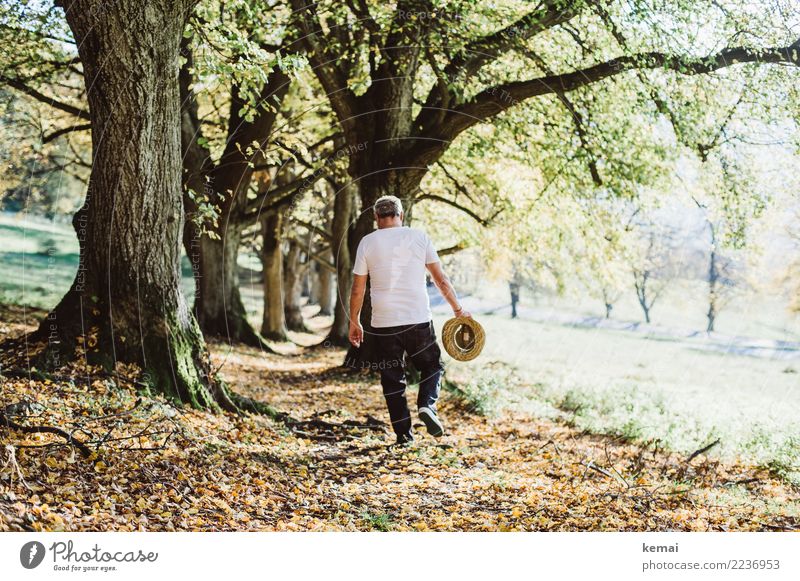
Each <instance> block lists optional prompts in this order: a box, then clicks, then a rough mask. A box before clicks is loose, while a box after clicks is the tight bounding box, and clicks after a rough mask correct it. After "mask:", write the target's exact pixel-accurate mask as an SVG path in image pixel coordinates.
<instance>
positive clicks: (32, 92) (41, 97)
mask: <svg viewBox="0 0 800 581" xmlns="http://www.w3.org/2000/svg"><path fill="white" fill-rule="evenodd" d="M0 83H5V84H6V85H8V86H9V87H11V88H13V89H16V90H17V91H19V92H21V93H24V94H26V95H28V96H29V97H33V98H34V99H36V100H37V101H39V102H41V103H44V104H46V105H50V106H51V107H53V108H54V109H58V110H59V111H64V112H65V113H69V114H70V115H74V116H75V117H78V118H79V119H85V120H87V121H90V120H91V118H90V117H89V112H88V111H86V110H85V109H80V108H78V107H76V106H74V105H70V104H69V103H63V102H61V101H58V100H56V99H54V98H52V97H48V96H47V95H45V94H44V93H41V92H39V91H37V90H36V89H34V88H33V87H29V86H28V85H26V84H25V83H24V82H23V81H20V80H19V79H14V78H11V77H7V76H5V75H0Z"/></svg>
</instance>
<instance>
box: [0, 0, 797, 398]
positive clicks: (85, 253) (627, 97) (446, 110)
mask: <svg viewBox="0 0 800 581" xmlns="http://www.w3.org/2000/svg"><path fill="white" fill-rule="evenodd" d="M57 5H58V8H61V10H59V9H56V8H54V7H50V6H41V5H39V4H38V3H33V4H28V3H18V4H16V5H11V6H10V7H4V8H3V14H2V20H1V21H0V31H2V34H3V38H4V40H6V41H7V42H4V43H3V45H4V47H3V61H4V63H3V64H4V66H3V70H2V74H0V82H2V83H3V84H4V85H5V86H6V87H7V90H13V91H15V92H17V93H19V94H21V95H25V96H26V98H28V99H30V100H32V101H35V102H38V103H40V104H41V105H42V106H46V107H47V108H48V111H49V113H48V114H47V123H45V125H47V127H42V132H41V136H40V137H41V142H42V144H60V146H61V147H68V148H70V149H72V150H75V153H76V156H75V157H76V158H80V159H82V160H83V165H84V166H88V167H86V170H87V171H88V187H87V191H86V197H85V201H84V203H83V205H82V206H81V208H80V209H79V210H78V212H77V213H76V214H75V216H74V219H73V224H74V226H75V229H76V232H77V234H78V239H79V241H80V248H81V250H80V253H81V259H80V267H79V271H78V273H77V275H76V278H75V281H74V282H73V284H72V286H71V288H70V290H69V291H68V292H67V293H66V295H65V296H64V297H63V298H62V300H61V301H60V303H59V304H58V305H57V306H56V307H55V308H54V309H53V311H52V312H51V314H50V315H49V316H48V317H47V319H46V320H45V321H44V322H43V324H42V327H41V328H40V330H39V332H38V336H39V338H40V339H42V340H44V341H45V342H46V347H45V349H44V351H43V352H42V354H41V356H40V360H41V361H42V362H46V363H47V364H48V365H50V366H56V365H60V364H62V363H63V362H64V361H66V360H69V359H70V358H73V357H75V356H76V354H81V353H85V355H86V356H87V358H88V359H89V360H90V361H91V362H98V363H102V364H104V365H105V366H106V367H108V368H113V366H114V365H115V363H116V362H126V363H134V364H137V365H139V366H140V367H141V369H142V370H143V373H144V378H145V383H147V384H148V385H149V387H150V388H151V389H152V390H154V391H157V392H161V393H164V394H166V395H168V396H169V397H171V398H173V399H175V400H178V401H182V402H186V403H190V404H192V405H195V406H198V407H223V408H225V409H236V408H237V407H238V405H239V404H240V401H239V398H238V396H236V395H235V394H234V393H232V392H231V391H230V390H228V389H227V388H226V387H225V386H224V385H223V384H222V383H221V382H220V381H219V380H218V378H216V377H215V376H214V375H213V374H212V373H211V368H210V365H209V360H208V353H207V349H206V346H205V342H204V335H205V336H222V337H225V338H226V339H228V340H231V341H242V342H245V343H249V344H258V345H262V346H263V345H264V343H263V338H264V337H270V338H276V337H277V338H281V337H283V335H284V329H285V328H286V327H288V326H294V327H298V326H299V325H302V318H300V319H297V318H296V317H295V316H294V315H293V313H294V314H296V313H297V312H298V311H297V309H296V307H297V304H296V301H295V302H293V301H294V297H296V296H297V295H298V294H299V293H298V288H299V285H300V284H301V279H302V277H301V276H300V275H301V270H300V269H301V266H300V265H303V264H304V265H307V266H305V267H303V268H311V266H308V265H310V264H311V263H313V264H315V265H316V266H315V267H314V268H315V269H320V268H321V269H324V270H325V271H326V273H331V274H333V273H334V272H335V275H336V276H335V279H331V278H329V277H327V275H326V276H320V277H319V280H320V281H323V280H328V282H329V283H331V284H332V281H333V280H335V284H336V286H337V290H336V293H335V294H336V297H337V300H336V304H335V307H334V323H333V327H332V329H331V332H330V337H329V341H330V342H331V343H335V344H343V343H344V341H345V332H346V324H347V321H346V316H347V314H346V310H345V303H344V301H343V300H342V299H343V298H346V296H347V294H348V290H349V284H350V275H349V273H350V270H351V266H352V258H351V257H352V256H353V255H354V251H355V248H356V246H357V244H358V242H359V241H360V239H361V238H362V237H363V236H364V235H366V234H367V233H369V232H370V231H371V230H372V228H373V224H372V216H371V211H370V208H371V206H372V204H373V202H374V201H375V200H376V199H377V198H378V197H379V196H380V195H383V194H394V195H397V196H399V197H400V198H401V199H403V201H404V204H405V206H406V208H407V213H408V215H409V217H413V218H414V219H415V220H417V219H418V216H424V215H430V213H431V212H433V211H434V208H438V209H439V210H438V212H439V218H440V219H441V208H451V209H456V210H458V211H459V212H460V213H462V214H463V215H464V216H466V217H468V218H469V220H470V221H471V222H472V226H473V229H471V231H470V232H465V231H464V230H463V229H460V228H459V227H456V226H454V227H452V228H449V227H447V228H442V232H443V234H446V235H447V236H449V237H450V238H451V241H450V242H451V244H449V245H448V246H447V247H446V248H443V253H447V252H452V251H457V250H458V249H460V248H463V247H464V246H466V245H468V244H469V243H470V240H474V239H475V237H476V236H477V234H476V233H475V231H474V228H480V227H483V226H486V225H488V224H490V223H492V222H495V223H496V222H497V221H498V220H500V219H501V218H502V217H504V216H507V215H508V214H510V213H513V214H516V216H515V219H519V218H520V214H519V212H520V211H522V213H523V214H522V215H523V216H524V219H525V220H530V221H532V222H537V221H540V218H541V213H540V212H539V211H538V210H539V208H538V207H535V204H536V203H537V200H540V199H541V198H542V195H544V194H543V193H542V192H544V193H547V195H548V196H550V195H551V194H552V193H553V192H552V191H549V190H551V189H552V188H551V186H552V185H553V184H557V185H559V188H558V189H559V190H560V193H561V195H567V194H565V192H575V191H578V190H580V191H583V192H590V194H589V195H590V196H591V197H593V198H597V197H619V196H630V195H631V192H634V191H635V189H634V188H632V184H635V185H636V187H641V185H642V184H647V183H648V182H652V183H654V182H656V181H657V180H658V179H659V177H660V174H661V173H662V170H663V169H664V164H662V163H661V160H662V159H663V158H664V157H665V156H666V152H665V151H664V150H665V148H664V146H663V145H662V144H660V143H659V141H660V140H659V136H658V134H657V132H654V131H653V130H652V125H653V122H654V120H659V119H665V118H666V119H668V120H669V121H670V122H671V123H672V125H673V127H675V133H676V134H678V137H679V141H680V142H681V143H689V142H690V141H691V140H690V139H689V138H688V137H685V136H683V135H682V134H681V133H680V131H679V129H678V128H679V127H682V125H681V122H685V123H686V125H687V126H691V127H695V126H696V125H698V124H695V123H693V122H692V115H694V114H697V111H696V108H695V107H689V106H685V107H682V105H685V103H684V102H685V101H688V100H689V99H687V98H681V96H680V95H677V96H674V95H672V94H671V93H670V90H669V89H670V86H671V85H672V84H673V83H676V84H678V85H680V82H679V81H678V79H680V78H682V77H688V78H691V77H696V76H698V75H701V76H703V78H708V77H705V76H706V75H708V74H709V73H713V72H714V71H719V70H721V69H725V68H728V67H731V65H737V66H736V67H735V69H736V70H738V71H739V73H738V76H737V77H736V78H737V79H738V78H740V77H741V75H745V76H750V77H752V76H753V75H756V74H760V73H757V71H756V69H754V68H752V67H748V68H747V69H746V70H742V67H741V65H743V64H746V63H755V64H757V65H769V64H786V65H797V64H798V63H800V56H799V55H798V51H799V50H800V44H798V41H797V39H796V38H789V37H788V36H787V32H786V29H785V27H783V26H782V25H781V23H778V24H775V23H773V22H771V21H770V20H769V18H766V19H765V20H764V21H763V22H762V21H759V22H758V25H757V26H756V25H755V24H754V23H744V24H743V22H742V21H741V17H740V13H739V12H736V11H735V10H729V9H727V8H720V7H717V6H716V4H715V3H709V4H708V6H705V7H703V8H704V10H698V6H697V3H693V2H687V3H683V2H679V3H674V5H670V6H669V7H668V8H665V7H663V6H660V5H658V6H656V5H653V6H650V5H649V4H647V3H642V6H641V7H640V8H638V9H637V10H630V9H629V7H628V5H627V4H625V3H616V2H592V3H586V2H583V1H566V0H543V1H541V2H538V3H535V4H531V3H528V2H512V1H509V2H507V3H502V5H497V6H496V5H494V4H493V5H492V6H491V7H489V6H488V5H487V6H483V5H475V4H473V3H470V2H459V1H453V2H447V3H439V2H434V1H433V0H399V1H398V2H396V3H392V4H386V3H381V2H377V1H376V2H373V1H371V0H353V1H352V2H351V1H348V2H344V3H341V2H333V1H331V2H319V3H309V2H307V1H306V0H290V1H280V0H272V1H264V0H236V1H234V2H218V1H215V0H201V1H199V2H198V1H196V0H117V1H116V2H113V3H108V2H105V1H104V0H63V1H61V2H57ZM786 10H789V11H790V10H791V5H789V6H788V7H786ZM709 11H710V12H709ZM772 16H773V15H772V14H771V15H770V17H772ZM664 29H669V30H677V31H679V34H678V35H677V37H676V36H675V35H674V34H673V35H667V34H664V33H663V32H664ZM700 29H702V33H699V32H698V31H699V30H700ZM732 30H737V31H739V32H737V34H736V35H735V36H733V37H731V36H729V34H728V33H729V32H730V31H732ZM742 30H744V31H745V32H744V33H742V32H741V31H742ZM642 31H645V32H646V33H642ZM12 38H13V39H14V42H10V39H12ZM706 38H707V39H708V40H706ZM712 39H713V41H715V42H716V41H719V42H721V43H722V45H723V48H719V47H715V46H707V44H708V42H711V41H712ZM728 40H732V42H728ZM686 46H690V47H691V46H696V48H695V49H693V50H687V49H686V48H685V47H686ZM765 74H768V73H765ZM711 79H712V80H710V81H709V85H708V86H705V85H703V84H702V82H700V81H697V82H695V81H692V83H693V84H694V86H695V90H697V89H696V87H702V88H703V90H705V91H707V92H708V94H709V95H711V94H712V93H714V90H715V88H718V87H715V86H714V83H715V82H716V81H714V80H713V77H711ZM737 82H738V81H737ZM684 97H685V96H684ZM709 100H710V97H709ZM620 108H622V110H626V111H628V114H626V115H620V114H619V111H620V110H621V109H620ZM718 109H719V108H718V107H709V109H708V110H707V111H705V112H704V116H705V117H708V118H713V119H715V120H718V119H719V118H720V115H719V113H720V111H719V110H718ZM53 110H55V112H53ZM87 131H88V132H90V135H91V157H90V158H89V159H88V160H86V159H83V158H82V156H81V149H80V148H79V147H77V146H78V145H79V144H80V143H81V139H84V140H85V139H86V137H85V136H82V135H85V132H87ZM695 137H696V136H695ZM694 142H696V143H697V144H699V145H698V147H699V148H700V150H701V151H703V152H706V154H707V153H708V151H707V148H708V146H709V144H708V143H706V142H705V141H701V140H699V138H697V139H695V141H694ZM713 149H714V148H713V147H711V148H710V150H713ZM631 151H634V152H636V155H631ZM492 157H494V158H498V159H506V160H508V159H515V160H516V161H519V162H524V164H525V165H526V167H529V168H533V169H534V170H535V172H536V175H537V180H538V181H537V183H538V184H539V185H540V186H541V192H540V195H539V196H538V197H537V196H532V195H530V192H528V193H527V194H526V195H525V196H524V200H525V201H524V203H520V200H518V199H515V198H514V197H513V196H510V195H509V193H508V191H507V189H506V188H504V187H494V188H492V187H489V186H490V185H491V184H488V183H487V178H486V177H485V174H486V173H487V172H486V169H487V168H486V166H485V164H486V162H487V160H488V159H490V158H492ZM76 163H80V162H76ZM65 165H66V164H65ZM76 173H77V172H76ZM587 185H588V186H589V187H586V186H587ZM578 206H580V204H579V205H578ZM552 208H555V206H551V211H555V210H554V209H552ZM584 209H585V208H584ZM446 221H447V220H446V219H445V222H446ZM540 223H541V221H540ZM530 225H535V224H533V223H532V224H530ZM613 230H614V231H615V232H616V231H619V230H620V228H614V229H613ZM542 235H543V236H550V237H555V238H558V236H559V234H558V233H557V232H555V231H550V232H547V233H544V234H542ZM253 236H255V237H256V238H258V239H259V240H261V253H262V263H263V271H264V277H263V278H264V287H265V293H264V294H265V308H264V319H263V321H262V326H261V329H260V331H261V332H260V333H259V332H256V330H255V329H253V328H252V326H251V325H250V322H249V321H248V320H247V317H246V312H245V309H244V306H243V302H242V300H241V296H240V292H239V280H238V272H237V255H238V253H239V251H240V248H241V246H242V244H243V242H244V243H246V242H247V241H248V240H250V239H252V237H253ZM605 236H606V237H609V236H610V237H612V238H613V236H614V234H613V233H612V232H607V233H606V235H605ZM515 244H523V245H524V247H525V252H533V253H535V252H536V247H537V244H538V242H537V241H535V240H534V241H532V240H530V239H526V238H525V237H520V239H519V240H517V241H516V242H515ZM503 246H504V248H506V249H509V248H510V249H513V247H514V244H504V245H503ZM182 250H183V252H185V254H186V255H187V256H188V257H189V260H190V263H191V264H192V267H193V269H194V271H195V274H196V276H195V281H196V293H195V304H194V307H193V308H190V306H189V305H188V304H187V303H186V300H185V298H184V296H183V294H182V293H181V291H180V286H179V282H180V260H181V253H182ZM320 284H323V283H322V282H320ZM363 316H364V317H365V320H364V323H365V328H367V330H369V308H368V307H367V308H365V310H364V315H363ZM87 339H91V340H88V341H87ZM81 345H93V347H91V348H90V349H88V350H86V351H85V352H84V351H82V350H81V349H78V347H79V346H81ZM369 349H370V341H367V342H365V344H364V346H363V347H362V349H361V350H360V351H355V350H352V351H351V352H350V353H349V354H348V360H349V361H351V362H354V363H355V364H358V362H359V361H361V360H363V359H364V358H367V359H369V357H370V354H369Z"/></svg>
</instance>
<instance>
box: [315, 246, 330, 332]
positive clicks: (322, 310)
mask: <svg viewBox="0 0 800 581" xmlns="http://www.w3.org/2000/svg"><path fill="white" fill-rule="evenodd" d="M329 254H330V252H326V253H325V256H326V257H327V256H328V255H329ZM317 268H318V269H319V270H318V271H317V283H318V287H317V295H318V296H317V302H318V304H319V314H320V315H324V316H326V317H330V316H331V315H332V314H333V273H332V272H331V271H330V270H328V269H327V268H326V267H324V266H322V265H317Z"/></svg>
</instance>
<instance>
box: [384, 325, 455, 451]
mask: <svg viewBox="0 0 800 581" xmlns="http://www.w3.org/2000/svg"><path fill="white" fill-rule="evenodd" d="M374 332H375V334H376V336H377V337H376V338H377V346H378V354H379V357H378V359H379V361H378V369H379V370H380V372H381V385H382V386H383V395H384V397H385V398H386V405H387V407H388V408H389V418H391V420H392V429H394V432H395V433H396V434H398V435H400V434H408V433H411V414H410V413H409V411H408V403H407V402H406V356H407V358H408V359H409V360H410V361H411V363H412V364H413V366H414V368H415V369H416V370H417V371H418V372H419V374H420V379H419V394H418V395H417V407H418V408H420V407H429V408H431V409H436V400H438V399H439V382H440V380H441V377H442V371H443V369H444V367H443V366H442V361H441V358H440V357H441V351H440V350H439V345H437V344H436V332H435V331H434V328H433V321H428V322H427V323H419V324H416V325H400V326H397V327H379V328H375V329H374Z"/></svg>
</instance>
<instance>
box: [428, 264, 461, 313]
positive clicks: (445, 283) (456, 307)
mask: <svg viewBox="0 0 800 581" xmlns="http://www.w3.org/2000/svg"><path fill="white" fill-rule="evenodd" d="M425 266H427V267H428V272H430V273H431V278H432V279H433V284H435V285H436V288H438V289H439V292H440V293H442V296H443V297H444V298H445V300H446V301H447V302H448V303H450V307H451V308H452V309H453V314H454V315H455V316H456V317H471V316H472V315H471V314H470V313H469V312H467V311H465V310H464V308H463V307H462V306H461V304H460V303H459V302H458V296H457V295H456V289H455V288H453V283H451V282H450V279H449V278H447V275H446V274H445V273H444V271H443V270H442V263H441V262H430V263H428V264H426V265H425Z"/></svg>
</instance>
